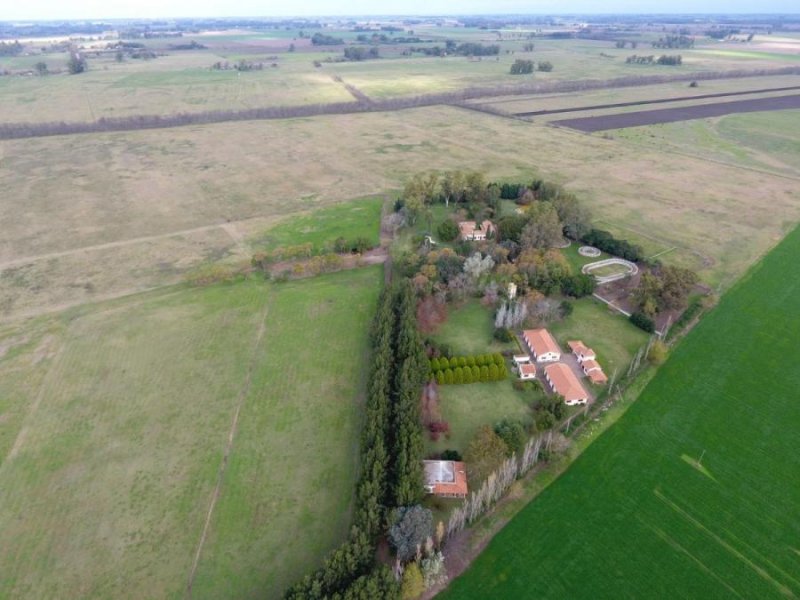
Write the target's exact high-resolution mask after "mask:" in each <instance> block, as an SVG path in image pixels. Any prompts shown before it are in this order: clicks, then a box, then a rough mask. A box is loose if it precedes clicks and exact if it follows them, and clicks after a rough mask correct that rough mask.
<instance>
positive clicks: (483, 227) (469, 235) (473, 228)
mask: <svg viewBox="0 0 800 600" xmlns="http://www.w3.org/2000/svg"><path fill="white" fill-rule="evenodd" d="M458 231H459V233H460V234H461V239H462V240H465V241H467V242H482V241H483V240H485V239H486V238H487V237H488V236H489V234H491V233H494V225H493V224H492V222H491V221H488V220H487V221H484V222H483V223H481V224H480V225H478V224H477V223H476V222H475V221H461V222H460V223H459V224H458Z"/></svg>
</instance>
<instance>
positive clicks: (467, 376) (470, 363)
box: [430, 352, 508, 385]
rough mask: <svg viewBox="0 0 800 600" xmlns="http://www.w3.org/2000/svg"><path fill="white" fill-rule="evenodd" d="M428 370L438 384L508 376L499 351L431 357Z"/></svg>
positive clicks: (497, 379)
mask: <svg viewBox="0 0 800 600" xmlns="http://www.w3.org/2000/svg"><path fill="white" fill-rule="evenodd" d="M430 372H431V375H432V377H433V378H434V379H435V380H436V383H438V384H439V385H452V384H457V385H458V384H463V383H482V382H486V381H500V380H502V379H505V378H506V377H508V368H507V367H506V361H505V359H504V358H503V355H502V354H500V353H499V352H498V353H495V354H478V355H476V356H454V357H453V358H449V359H448V358H447V357H444V356H443V357H441V358H433V359H431V361H430Z"/></svg>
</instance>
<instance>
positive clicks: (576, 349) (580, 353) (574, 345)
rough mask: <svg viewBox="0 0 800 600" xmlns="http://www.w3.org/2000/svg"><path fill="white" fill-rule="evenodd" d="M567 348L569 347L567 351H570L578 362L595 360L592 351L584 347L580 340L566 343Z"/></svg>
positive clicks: (595, 356)
mask: <svg viewBox="0 0 800 600" xmlns="http://www.w3.org/2000/svg"><path fill="white" fill-rule="evenodd" d="M567 346H569V349H570V350H572V353H573V354H574V355H575V358H577V359H578V362H583V361H585V360H595V359H596V358H597V355H596V354H595V353H594V350H592V349H591V348H589V347H587V346H586V345H584V343H583V342H582V341H580V340H572V341H569V342H567Z"/></svg>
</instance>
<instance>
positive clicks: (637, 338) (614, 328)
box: [548, 298, 647, 378]
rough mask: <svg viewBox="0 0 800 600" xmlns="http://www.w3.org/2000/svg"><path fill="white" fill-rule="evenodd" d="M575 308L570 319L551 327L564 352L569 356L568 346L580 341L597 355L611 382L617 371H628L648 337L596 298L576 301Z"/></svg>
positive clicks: (573, 302) (553, 324)
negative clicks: (570, 342)
mask: <svg viewBox="0 0 800 600" xmlns="http://www.w3.org/2000/svg"><path fill="white" fill-rule="evenodd" d="M572 306H573V311H572V314H571V315H570V316H569V317H567V318H566V319H564V320H563V321H559V322H556V323H552V324H550V325H549V326H548V328H549V329H550V331H551V332H552V334H553V335H554V336H555V337H556V340H558V343H559V344H560V345H561V350H562V351H563V352H569V351H570V350H569V346H567V342H568V341H569V340H581V341H583V343H584V344H586V345H587V346H589V347H590V348H592V349H593V350H594V351H595V352H596V353H597V362H599V363H600V365H601V366H602V367H603V369H604V370H605V372H606V375H608V377H609V378H610V377H611V375H612V374H613V373H614V369H620V371H622V370H623V369H627V368H628V365H629V364H630V361H631V359H632V358H633V355H634V354H636V352H637V351H638V350H639V348H641V347H642V346H644V345H645V344H646V343H647V334H646V333H645V332H643V331H642V330H641V329H639V328H637V327H635V326H634V325H633V324H631V322H630V321H629V320H628V319H626V318H625V317H624V316H623V315H621V314H619V313H617V312H614V311H612V310H611V309H610V308H608V307H607V306H606V305H605V304H603V303H602V302H600V301H599V300H596V299H594V298H581V299H580V300H574V301H572ZM620 374H621V373H620Z"/></svg>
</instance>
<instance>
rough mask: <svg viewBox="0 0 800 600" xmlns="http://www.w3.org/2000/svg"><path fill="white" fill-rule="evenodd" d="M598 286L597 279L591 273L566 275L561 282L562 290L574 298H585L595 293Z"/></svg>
mask: <svg viewBox="0 0 800 600" xmlns="http://www.w3.org/2000/svg"><path fill="white" fill-rule="evenodd" d="M596 286H597V280H596V279H595V278H594V277H592V276H591V275H585V274H583V273H578V274H577V275H570V276H569V277H565V278H564V279H563V280H562V282H561V291H562V292H564V294H565V295H566V296H572V297H573V298H583V297H584V296H589V295H591V294H593V293H594V289H595V287H596Z"/></svg>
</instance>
